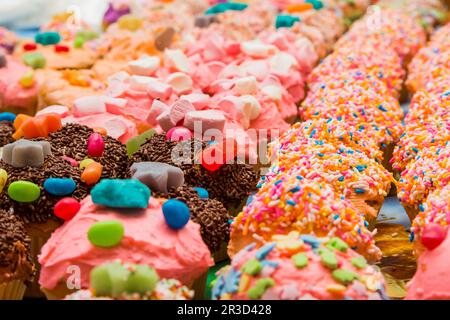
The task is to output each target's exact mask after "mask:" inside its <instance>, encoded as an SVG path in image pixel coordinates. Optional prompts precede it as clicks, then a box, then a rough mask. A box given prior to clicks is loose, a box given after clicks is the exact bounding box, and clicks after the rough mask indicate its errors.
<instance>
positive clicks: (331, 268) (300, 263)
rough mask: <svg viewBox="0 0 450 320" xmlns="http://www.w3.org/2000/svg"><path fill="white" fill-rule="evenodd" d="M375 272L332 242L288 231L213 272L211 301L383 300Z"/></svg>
mask: <svg viewBox="0 0 450 320" xmlns="http://www.w3.org/2000/svg"><path fill="white" fill-rule="evenodd" d="M385 290H386V289H385V283H384V278H383V276H382V274H381V272H380V271H379V270H378V269H377V267H373V266H370V265H368V264H367V262H366V259H365V258H364V257H362V256H361V255H359V254H357V253H356V252H355V251H353V250H352V249H350V248H349V246H348V245H347V244H346V243H345V242H344V241H342V240H341V239H339V238H337V237H332V238H316V237H315V236H311V235H300V233H298V232H296V231H292V232H290V233H288V234H285V235H281V234H279V235H273V236H272V239H270V241H269V242H267V243H266V244H265V245H264V246H263V247H261V248H258V247H257V246H256V244H255V243H253V244H250V245H248V246H247V247H245V248H243V249H242V250H241V251H239V252H238V253H237V254H236V255H235V256H234V258H233V259H232V261H231V265H229V266H226V267H224V268H223V269H221V270H220V271H219V272H218V277H217V279H216V280H215V281H214V287H213V289H212V298H213V299H214V300H381V299H387V296H386V291H385Z"/></svg>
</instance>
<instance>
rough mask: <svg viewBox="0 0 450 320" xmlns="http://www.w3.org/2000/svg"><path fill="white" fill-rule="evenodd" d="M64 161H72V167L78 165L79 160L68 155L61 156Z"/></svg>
mask: <svg viewBox="0 0 450 320" xmlns="http://www.w3.org/2000/svg"><path fill="white" fill-rule="evenodd" d="M61 158H62V159H63V160H64V161H67V162H68V163H70V165H71V166H72V167H78V162H77V160H75V159H73V158H71V157H68V156H62V157H61Z"/></svg>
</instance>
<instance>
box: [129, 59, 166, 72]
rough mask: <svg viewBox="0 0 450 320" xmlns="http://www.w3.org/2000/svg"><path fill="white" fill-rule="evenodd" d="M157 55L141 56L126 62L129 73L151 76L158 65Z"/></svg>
mask: <svg viewBox="0 0 450 320" xmlns="http://www.w3.org/2000/svg"><path fill="white" fill-rule="evenodd" d="M160 63H161V59H160V58H159V57H158V56H151V57H149V56H143V57H141V58H140V59H137V60H134V61H130V62H128V68H129V69H130V71H131V73H132V74H134V75H138V76H151V75H152V74H153V73H154V72H155V71H156V70H157V69H158V67H159V66H160Z"/></svg>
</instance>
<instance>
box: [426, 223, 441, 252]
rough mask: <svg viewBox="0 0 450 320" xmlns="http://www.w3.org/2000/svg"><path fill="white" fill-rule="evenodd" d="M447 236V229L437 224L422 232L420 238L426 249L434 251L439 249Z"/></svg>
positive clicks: (430, 225) (428, 226)
mask: <svg viewBox="0 0 450 320" xmlns="http://www.w3.org/2000/svg"><path fill="white" fill-rule="evenodd" d="M446 236H447V229H445V228H444V227H442V226H441V225H439V224H436V223H430V224H429V225H427V226H426V227H425V228H424V229H423V231H422V237H421V238H420V240H421V242H422V244H423V245H424V247H426V248H427V249H428V250H433V249H434V248H436V247H438V246H439V245H440V244H441V243H442V241H444V240H445V237H446Z"/></svg>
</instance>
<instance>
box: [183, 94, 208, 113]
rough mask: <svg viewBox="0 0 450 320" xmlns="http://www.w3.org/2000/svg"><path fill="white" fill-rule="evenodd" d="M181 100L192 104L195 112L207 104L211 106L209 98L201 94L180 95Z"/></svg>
mask: <svg viewBox="0 0 450 320" xmlns="http://www.w3.org/2000/svg"><path fill="white" fill-rule="evenodd" d="M180 99H181V100H187V101H189V102H190V103H192V104H193V105H194V107H195V109H196V110H202V109H205V108H206V107H207V106H208V105H209V104H211V98H210V97H209V95H207V94H203V93H191V94H187V95H182V96H181V97H180Z"/></svg>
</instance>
